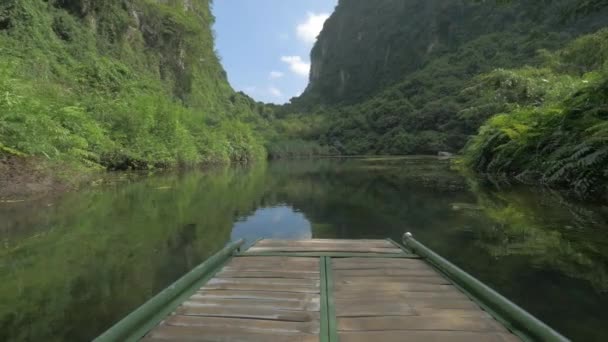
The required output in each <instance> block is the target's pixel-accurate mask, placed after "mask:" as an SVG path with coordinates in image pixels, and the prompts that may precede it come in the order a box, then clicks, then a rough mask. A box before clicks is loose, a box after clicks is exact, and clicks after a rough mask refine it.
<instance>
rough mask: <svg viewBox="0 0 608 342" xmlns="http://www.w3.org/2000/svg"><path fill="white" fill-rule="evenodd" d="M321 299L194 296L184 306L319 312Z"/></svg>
mask: <svg viewBox="0 0 608 342" xmlns="http://www.w3.org/2000/svg"><path fill="white" fill-rule="evenodd" d="M319 304H320V303H319V299H318V298H314V299H312V298H311V299H310V300H305V301H304V300H302V301H280V300H274V299H258V298H256V299H251V298H249V299H245V298H237V299H234V298H232V299H230V298H207V297H205V296H197V295H194V296H192V297H190V299H188V300H187V301H186V302H184V303H183V304H182V305H185V306H221V307H229V306H255V307H258V308H279V309H282V310H294V311H298V310H301V311H319Z"/></svg>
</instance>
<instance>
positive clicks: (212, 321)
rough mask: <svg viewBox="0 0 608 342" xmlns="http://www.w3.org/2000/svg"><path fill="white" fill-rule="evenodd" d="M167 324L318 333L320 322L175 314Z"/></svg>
mask: <svg viewBox="0 0 608 342" xmlns="http://www.w3.org/2000/svg"><path fill="white" fill-rule="evenodd" d="M164 324H166V325H171V326H180V327H207V328H227V329H231V330H241V331H251V332H272V333H296V334H297V333H305V334H318V333H319V322H318V321H310V322H285V321H272V320H261V319H242V318H225V317H200V316H182V315H173V316H170V317H169V318H167V319H166V320H165V322H164Z"/></svg>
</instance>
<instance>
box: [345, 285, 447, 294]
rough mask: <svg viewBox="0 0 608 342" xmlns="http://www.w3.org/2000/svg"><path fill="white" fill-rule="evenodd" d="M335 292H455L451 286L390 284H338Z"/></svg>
mask: <svg viewBox="0 0 608 342" xmlns="http://www.w3.org/2000/svg"><path fill="white" fill-rule="evenodd" d="M335 290H336V291H340V292H346V293H347V292H351V291H356V292H364V291H367V292H369V293H371V292H374V291H381V292H382V291H384V292H387V291H404V292H444V291H453V290H454V287H453V286H451V285H436V284H421V283H403V284H401V283H389V284H369V283H368V284H359V285H357V286H354V285H352V284H346V285H344V284H339V283H336V285H335Z"/></svg>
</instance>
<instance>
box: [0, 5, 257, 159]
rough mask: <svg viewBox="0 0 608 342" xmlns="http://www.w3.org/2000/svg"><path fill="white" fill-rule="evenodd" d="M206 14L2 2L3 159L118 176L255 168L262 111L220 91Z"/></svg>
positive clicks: (198, 9)
mask: <svg viewBox="0 0 608 342" xmlns="http://www.w3.org/2000/svg"><path fill="white" fill-rule="evenodd" d="M209 6H210V4H209V1H195V2H193V1H181V0H180V1H170V2H166V1H163V2H159V1H153V0H136V1H130V2H124V1H119V0H103V1H89V0H52V1H43V0H33V1H30V0H8V1H3V2H2V4H0V93H1V94H2V97H1V98H0V149H1V150H2V153H3V154H7V153H8V154H19V155H34V156H36V155H37V156H45V157H46V158H48V159H50V160H61V161H66V160H69V161H75V162H76V163H77V164H82V163H85V164H88V165H92V166H95V165H101V166H104V167H108V168H116V169H126V168H149V167H154V166H171V165H177V164H195V163H200V162H208V163H217V162H228V161H244V160H251V159H255V158H259V157H262V156H263V155H264V148H263V143H262V139H261V138H260V136H259V134H257V133H255V132H254V130H253V129H252V128H253V127H254V126H260V127H262V126H264V121H265V120H264V119H262V117H261V115H260V114H262V113H261V110H260V108H261V106H260V105H259V104H257V103H255V102H254V101H253V100H251V99H250V98H248V97H246V96H245V95H244V94H240V93H234V92H233V90H232V89H231V88H230V86H229V85H228V83H227V80H226V75H225V72H224V70H223V68H222V66H221V65H220V63H219V60H218V57H217V56H216V54H215V52H214V47H213V34H212V31H211V24H212V23H213V20H214V18H213V16H212V14H211V12H210V8H209Z"/></svg>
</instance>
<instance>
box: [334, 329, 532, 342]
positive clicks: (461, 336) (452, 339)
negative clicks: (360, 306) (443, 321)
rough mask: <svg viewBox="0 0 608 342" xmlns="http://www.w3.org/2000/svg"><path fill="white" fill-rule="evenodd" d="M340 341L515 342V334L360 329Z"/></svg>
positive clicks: (345, 335)
mask: <svg viewBox="0 0 608 342" xmlns="http://www.w3.org/2000/svg"><path fill="white" fill-rule="evenodd" d="M339 336H340V342H370V341H382V342H444V341H445V342H515V341H520V340H519V339H518V338H517V337H516V336H515V335H513V334H509V333H495V332H471V331H407V332H403V331H358V332H340V333H339Z"/></svg>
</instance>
